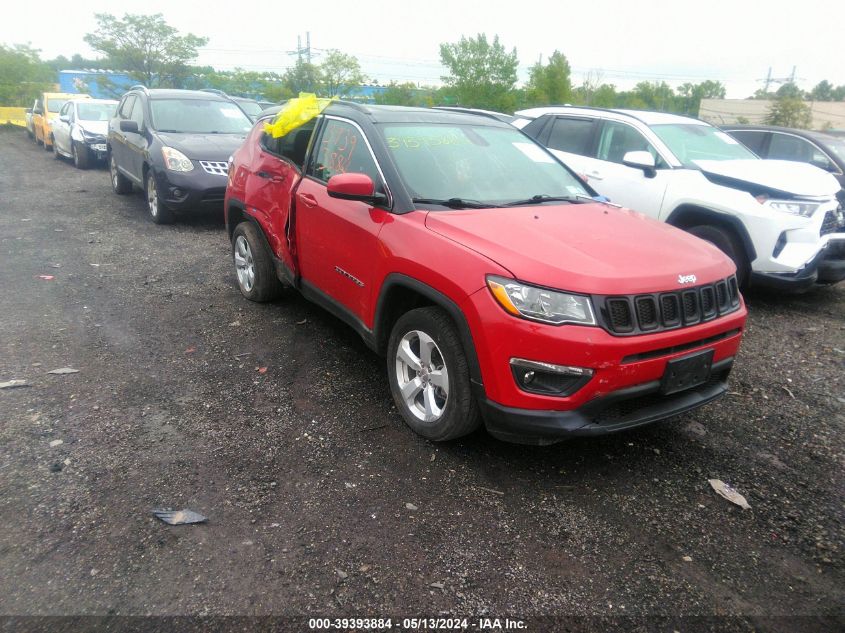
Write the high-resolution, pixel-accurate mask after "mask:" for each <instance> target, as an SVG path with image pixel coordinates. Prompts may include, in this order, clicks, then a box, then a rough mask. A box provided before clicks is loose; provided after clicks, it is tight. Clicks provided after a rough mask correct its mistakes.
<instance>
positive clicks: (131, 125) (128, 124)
mask: <svg viewBox="0 0 845 633" xmlns="http://www.w3.org/2000/svg"><path fill="white" fill-rule="evenodd" d="M120 131H121V132H132V133H133V134H138V122H137V121H128V120H126V119H124V120H123V121H121V122H120Z"/></svg>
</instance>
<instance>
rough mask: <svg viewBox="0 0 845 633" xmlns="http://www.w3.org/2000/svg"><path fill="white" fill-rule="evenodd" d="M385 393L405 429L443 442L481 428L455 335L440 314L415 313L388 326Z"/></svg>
mask: <svg viewBox="0 0 845 633" xmlns="http://www.w3.org/2000/svg"><path fill="white" fill-rule="evenodd" d="M387 376H388V381H389V382H390V392H391V394H393V400H394V402H395V403H396V407H397V408H398V409H399V412H400V413H401V414H402V417H403V418H404V420H405V423H406V424H407V425H408V426H409V427H411V429H413V430H414V431H415V432H416V433H418V434H419V435H422V436H423V437H424V438H426V439H429V440H432V441H435V442H442V441H446V440H453V439H455V438H458V437H462V436H464V435H468V434H469V433H472V432H473V431H474V430H475V429H477V428H478V427H479V425H480V424H481V416H480V414H479V411H478V404H477V403H476V401H475V398H474V397H473V395H472V390H471V387H470V377H469V365H468V363H467V358H466V353H465V352H464V348H463V345H462V344H461V339H460V336H459V334H458V330H457V328H456V327H455V324H454V323H453V322H452V319H450V318H449V315H448V314H447V313H446V312H444V311H443V310H442V309H441V308H437V307H428V308H417V309H415V310H411V311H410V312H406V313H405V314H404V315H402V316H401V317H400V318H399V320H398V321H396V324H395V325H394V326H393V331H392V332H391V334H390V341H389V344H388V348H387Z"/></svg>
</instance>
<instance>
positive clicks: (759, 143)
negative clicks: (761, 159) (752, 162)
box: [728, 130, 766, 156]
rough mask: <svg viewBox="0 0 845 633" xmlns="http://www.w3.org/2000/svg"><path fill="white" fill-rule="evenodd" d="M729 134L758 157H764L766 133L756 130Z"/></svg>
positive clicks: (736, 131) (737, 131)
mask: <svg viewBox="0 0 845 633" xmlns="http://www.w3.org/2000/svg"><path fill="white" fill-rule="evenodd" d="M728 134H730V135H731V136H733V137H734V138H735V139H737V140H738V141H739V142H740V143H742V144H743V145H745V146H746V147H747V148H748V149H750V150H751V151H752V152H754V153H755V154H757V156H763V143H765V141H766V132H760V131H756V130H735V131H731V132H728Z"/></svg>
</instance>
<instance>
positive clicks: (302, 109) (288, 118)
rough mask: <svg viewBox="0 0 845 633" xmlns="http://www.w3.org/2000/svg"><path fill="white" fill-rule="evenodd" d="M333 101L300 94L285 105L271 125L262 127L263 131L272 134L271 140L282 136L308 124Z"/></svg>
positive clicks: (303, 93)
mask: <svg viewBox="0 0 845 633" xmlns="http://www.w3.org/2000/svg"><path fill="white" fill-rule="evenodd" d="M335 99H336V97H333V98H331V99H320V98H317V95H315V94H313V93H310V92H300V93H299V97H297V98H295V99H291V100H290V101H288V102H287V104H285V107H284V108H282V109H281V110H280V111H279V114H277V115H276V118H275V119H273V122H272V123H268V124H267V125H265V126H264V130H265V131H266V132H267V133H268V134H272V135H273V138H279V137H280V136H284V135H285V134H287V133H288V132H290V131H291V130H295V129H296V128H298V127H299V126H301V125H304V124H305V123H308V121H310V120H311V119H313V118H314V117H316V116H317V115H318V114H320V112H322V111H323V110H325V109H326V107H327V106H328V105H329V104H330V103H331V102H332V101H334V100H335Z"/></svg>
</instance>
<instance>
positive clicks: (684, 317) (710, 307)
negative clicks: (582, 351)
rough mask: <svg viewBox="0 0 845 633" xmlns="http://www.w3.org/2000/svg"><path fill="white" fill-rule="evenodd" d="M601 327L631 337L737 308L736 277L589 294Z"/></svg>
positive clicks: (677, 326)
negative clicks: (631, 291)
mask: <svg viewBox="0 0 845 633" xmlns="http://www.w3.org/2000/svg"><path fill="white" fill-rule="evenodd" d="M593 301H594V302H595V305H596V312H597V314H598V318H599V322H600V324H601V326H602V327H603V328H604V329H606V330H607V331H608V332H610V333H611V334H616V335H620V336H633V335H636V334H647V333H649V334H650V333H653V332H660V331H663V330H672V329H675V328H680V327H687V326H690V325H696V324H698V323H703V322H705V321H710V320H712V319H715V318H716V317H717V316H722V315H725V314H730V313H731V312H735V311H736V310H738V309H739V286H738V285H737V282H736V277H735V276H731V277H728V278H727V279H720V280H719V281H717V282H716V283H712V284H703V285H701V286H696V287H694V288H686V289H684V290H675V291H671V292H655V293H651V294H641V295H614V296H595V295H594V296H593Z"/></svg>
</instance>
